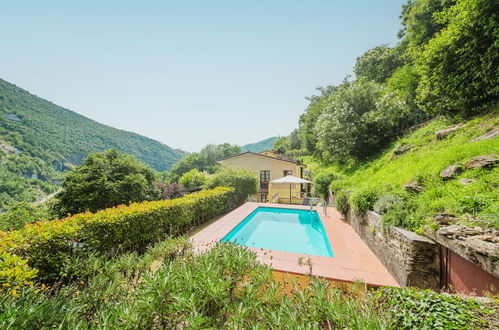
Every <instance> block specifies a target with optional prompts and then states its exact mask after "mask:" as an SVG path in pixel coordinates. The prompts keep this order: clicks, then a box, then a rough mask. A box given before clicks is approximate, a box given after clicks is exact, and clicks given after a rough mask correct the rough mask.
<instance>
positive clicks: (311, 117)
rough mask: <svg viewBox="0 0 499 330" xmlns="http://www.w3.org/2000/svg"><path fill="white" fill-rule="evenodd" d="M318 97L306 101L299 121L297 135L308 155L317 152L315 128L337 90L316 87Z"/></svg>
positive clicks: (334, 88)
mask: <svg viewBox="0 0 499 330" xmlns="http://www.w3.org/2000/svg"><path fill="white" fill-rule="evenodd" d="M316 90H317V91H319V92H320V94H319V95H312V96H310V97H308V98H307V99H308V100H309V101H310V103H309V105H308V106H307V109H305V113H303V114H302V115H301V116H300V120H299V128H298V131H299V135H300V141H301V145H302V148H304V149H305V150H306V151H307V152H309V153H310V154H315V153H316V151H317V134H316V131H315V126H316V124H317V120H318V119H319V117H320V115H321V114H322V113H323V112H324V111H325V110H326V108H327V106H328V102H329V99H330V98H331V97H332V96H333V95H334V94H335V93H336V91H337V90H338V87H337V86H327V87H325V88H324V87H317V88H316Z"/></svg>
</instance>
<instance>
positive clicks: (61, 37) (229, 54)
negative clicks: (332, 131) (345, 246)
mask: <svg viewBox="0 0 499 330" xmlns="http://www.w3.org/2000/svg"><path fill="white" fill-rule="evenodd" d="M403 3H405V0H378V1H374V0H329V1H326V0H307V1H306V0H299V1H293V0H285V1H277V0H253V1H242V0H241V1H239V0H227V1H217V0H210V1H208V0H204V1H188V0H178V1H166V0H165V1H138V0H137V1H124V0H122V1H93V0H86V1H78V3H77V1H67V0H65V1H50V0H46V1H23V0H15V1H14V0H13V1H3V2H2V3H1V4H0V29H1V31H2V33H1V34H0V77H1V78H3V79H5V80H7V81H9V82H12V83H14V84H16V85H18V86H20V87H22V88H24V89H27V90H28V91H30V92H31V93H33V94H36V95H38V96H40V97H43V98H45V99H48V100H50V101H52V102H54V103H56V104H58V105H61V106H64V107H66V108H68V109H71V110H73V111H76V112H78V113H80V114H83V115H85V116H88V117H90V118H92V119H95V120H97V121H99V122H101V123H104V124H108V125H111V126H113V127H116V128H120V129H125V130H128V131H133V132H137V133H140V134H143V135H145V136H148V137H151V138H154V139H156V140H158V141H161V142H163V143H165V144H168V145H170V146H173V147H177V148H181V149H184V150H187V151H198V150H199V149H200V148H201V147H202V146H204V145H205V144H208V143H223V142H230V143H235V144H239V145H242V144H246V143H252V142H256V141H258V140H261V139H265V138H267V137H270V136H275V135H287V134H289V132H290V131H291V130H292V129H294V128H296V127H297V125H298V117H299V115H300V114H301V113H302V112H303V110H304V109H305V107H306V105H307V101H306V100H305V97H306V96H310V95H311V94H313V93H314V89H315V88H316V87H317V86H322V85H328V84H337V83H339V82H341V81H342V80H343V78H344V77H345V76H346V75H348V74H351V73H352V67H353V65H354V63H355V58H356V57H357V56H359V55H361V54H362V53H363V52H364V51H365V50H367V49H369V48H372V47H374V46H377V45H379V44H383V43H389V44H392V45H393V44H395V43H396V42H397V39H396V33H397V31H398V30H399V28H400V22H399V18H398V16H399V13H400V10H401V6H402V4H403Z"/></svg>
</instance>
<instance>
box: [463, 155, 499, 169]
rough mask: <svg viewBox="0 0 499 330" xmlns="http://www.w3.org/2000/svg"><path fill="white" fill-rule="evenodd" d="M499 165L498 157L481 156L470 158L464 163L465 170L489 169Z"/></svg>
mask: <svg viewBox="0 0 499 330" xmlns="http://www.w3.org/2000/svg"><path fill="white" fill-rule="evenodd" d="M497 163H499V156H498V155H483V156H476V157H473V158H471V159H470V160H468V161H467V162H466V168H468V169H472V168H489V167H494V166H495V165H496V164H497Z"/></svg>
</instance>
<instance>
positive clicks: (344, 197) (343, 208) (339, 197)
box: [334, 190, 348, 215]
mask: <svg viewBox="0 0 499 330" xmlns="http://www.w3.org/2000/svg"><path fill="white" fill-rule="evenodd" d="M334 206H335V207H336V209H337V210H338V211H339V212H340V213H341V214H343V215H346V214H347V212H348V193H347V192H346V191H345V190H338V191H337V192H336V198H335V201H334Z"/></svg>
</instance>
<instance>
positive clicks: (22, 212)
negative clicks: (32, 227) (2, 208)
mask: <svg viewBox="0 0 499 330" xmlns="http://www.w3.org/2000/svg"><path fill="white" fill-rule="evenodd" d="M48 218H50V215H49V212H48V209H46V208H45V207H43V206H42V205H34V204H31V203H27V202H18V203H15V204H13V205H12V206H10V207H9V208H8V209H7V211H6V212H5V213H0V230H3V231H7V230H10V229H12V230H16V229H20V228H22V227H23V226H24V225H25V224H28V223H33V222H36V221H40V220H45V219H48Z"/></svg>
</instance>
